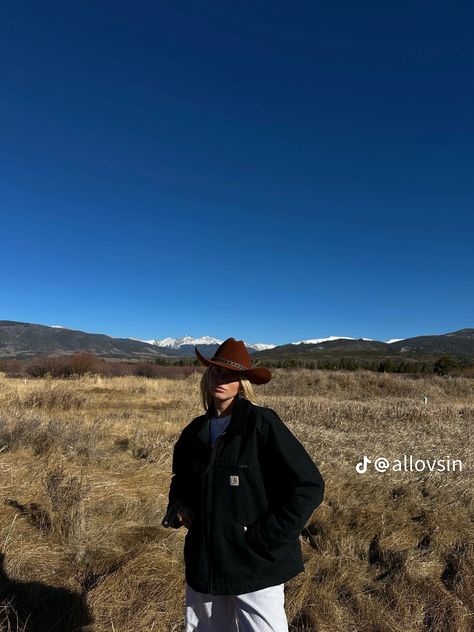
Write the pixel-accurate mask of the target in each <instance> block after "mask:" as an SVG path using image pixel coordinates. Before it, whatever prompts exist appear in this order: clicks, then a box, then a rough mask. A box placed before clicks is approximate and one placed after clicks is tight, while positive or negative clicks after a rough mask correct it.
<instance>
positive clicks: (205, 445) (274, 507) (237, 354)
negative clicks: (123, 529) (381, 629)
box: [162, 338, 324, 632]
mask: <svg viewBox="0 0 474 632" xmlns="http://www.w3.org/2000/svg"><path fill="white" fill-rule="evenodd" d="M195 352H196V355H197V357H198V359H199V360H200V361H201V362H202V363H203V364H204V365H205V366H206V367H207V368H206V370H205V371H204V374H203V376H202V379H201V396H202V402H203V405H204V408H205V409H206V413H205V414H203V415H201V416H199V417H196V418H195V419H193V421H191V423H189V424H188V425H187V426H186V427H185V428H184V430H183V431H182V433H181V435H180V436H179V438H178V440H177V442H176V444H175V447H174V452H173V478H172V481H171V486H170V491H169V504H168V508H167V511H166V515H165V517H164V518H163V522H162V524H163V526H165V527H173V528H179V527H181V526H184V527H186V528H187V529H188V531H187V533H186V538H185V543H184V561H185V575H186V632H191V631H192V630H196V631H199V632H203V631H206V632H207V631H209V632H211V631H215V632H227V631H229V632H234V631H239V632H242V631H245V632H253V631H257V630H258V631H259V632H288V622H287V618H286V614H285V609H284V582H285V581H288V580H289V579H291V578H292V577H294V576H295V575H297V574H298V573H300V572H301V571H303V570H304V565H303V558H302V554H301V546H300V542H299V539H298V537H299V534H300V533H301V530H302V529H303V528H304V525H305V523H306V521H307V520H308V519H309V517H310V516H311V514H312V513H313V511H314V509H315V508H316V507H317V506H318V505H319V504H320V503H321V501H322V499H323V494H324V481H323V478H322V477H321V474H320V472H319V470H318V468H317V466H316V465H315V464H314V462H313V461H312V459H311V457H310V456H309V454H308V453H307V452H306V450H305V448H304V447H303V446H302V444H301V443H300V442H299V441H298V440H297V439H296V437H295V436H294V435H293V434H292V433H291V432H290V430H289V429H288V428H287V426H286V425H285V424H284V423H283V422H282V421H281V419H280V418H279V417H278V415H277V414H276V412H275V411H274V410H272V409H271V408H266V407H263V406H257V405H256V404H255V402H254V400H255V396H254V392H253V388H252V383H253V384H265V383H267V382H268V381H269V380H270V379H271V377H272V376H271V373H270V371H269V370H268V369H266V368H264V367H252V361H251V357H250V354H249V353H248V351H247V349H246V348H245V345H244V343H243V341H242V340H235V339H234V338H228V339H227V340H225V341H224V342H223V343H222V344H221V345H220V347H219V348H218V349H217V351H216V353H215V354H214V356H213V357H212V358H206V357H204V356H203V355H202V354H201V353H200V352H199V350H198V349H197V348H196V347H195Z"/></svg>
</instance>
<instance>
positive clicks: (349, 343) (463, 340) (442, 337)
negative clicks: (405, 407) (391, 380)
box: [254, 329, 474, 364]
mask: <svg viewBox="0 0 474 632" xmlns="http://www.w3.org/2000/svg"><path fill="white" fill-rule="evenodd" d="M444 354H450V355H453V356H455V357H458V358H460V359H471V360H472V359H473V358H474V329H460V330H459V331H454V332H450V333H446V334H439V335H436V336H416V337H414V338H405V339H404V340H398V341H396V342H381V341H378V340H368V339H365V338H359V339H346V338H338V339H336V340H325V341H324V342H319V343H314V342H307V343H305V342H303V343H298V344H295V343H290V344H285V345H279V346H276V347H274V348H273V349H268V350H265V351H259V352H257V353H255V354H254V357H255V359H256V360H258V362H259V363H260V364H264V363H265V361H270V360H272V361H274V362H276V361H279V360H291V359H295V360H298V361H301V360H304V361H309V360H318V359H319V360H321V359H323V358H325V359H327V358H341V357H343V356H344V357H346V358H353V359H361V358H367V359H371V360H376V359H377V358H378V359H383V358H385V357H387V358H390V357H399V358H400V357H406V358H412V359H417V360H420V361H423V360H427V361H432V360H434V359H436V358H438V357H439V356H441V355H444Z"/></svg>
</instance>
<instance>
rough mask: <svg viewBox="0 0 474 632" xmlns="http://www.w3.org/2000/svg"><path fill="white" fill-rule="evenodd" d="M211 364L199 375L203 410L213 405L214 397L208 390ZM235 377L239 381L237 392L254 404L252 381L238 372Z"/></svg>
mask: <svg viewBox="0 0 474 632" xmlns="http://www.w3.org/2000/svg"><path fill="white" fill-rule="evenodd" d="M211 366H212V365H209V366H207V367H206V370H205V371H204V373H203V374H202V376H201V382H200V389H201V402H202V405H203V407H204V410H209V409H211V408H212V407H213V406H214V399H213V397H212V395H211V394H210V392H209V388H208V380H209V369H210V367H211ZM236 377H237V378H238V380H239V382H240V386H239V393H240V395H241V396H242V397H244V398H245V399H248V400H249V402H252V404H256V397H255V392H254V390H253V386H252V382H250V381H249V380H247V379H246V378H244V377H242V376H241V374H240V373H236Z"/></svg>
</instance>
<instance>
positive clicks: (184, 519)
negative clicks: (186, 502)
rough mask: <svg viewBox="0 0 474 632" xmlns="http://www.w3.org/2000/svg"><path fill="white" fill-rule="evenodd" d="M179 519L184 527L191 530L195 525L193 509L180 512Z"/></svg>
mask: <svg viewBox="0 0 474 632" xmlns="http://www.w3.org/2000/svg"><path fill="white" fill-rule="evenodd" d="M178 518H179V521H180V522H181V524H182V525H184V526H185V527H186V529H190V528H191V526H192V523H193V518H194V514H193V510H192V509H191V507H185V508H184V509H183V510H182V511H178Z"/></svg>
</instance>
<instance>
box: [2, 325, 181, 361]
mask: <svg viewBox="0 0 474 632" xmlns="http://www.w3.org/2000/svg"><path fill="white" fill-rule="evenodd" d="M80 351H88V352H90V353H93V354H95V355H96V356H98V357H102V358H136V359H153V358H163V357H176V355H179V354H177V353H176V351H174V350H172V349H165V350H162V349H160V347H156V346H154V345H151V344H147V343H146V342H140V341H137V340H131V339H129V338H113V337H112V336H105V335H104V334H89V333H85V332H83V331H78V330H75V329H65V328H63V327H48V326H47V325H36V324H33V323H20V322H15V321H12V320H0V357H1V358H15V359H29V358H33V357H37V356H45V355H48V356H49V355H58V356H60V355H70V354H73V353H77V352H80Z"/></svg>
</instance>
